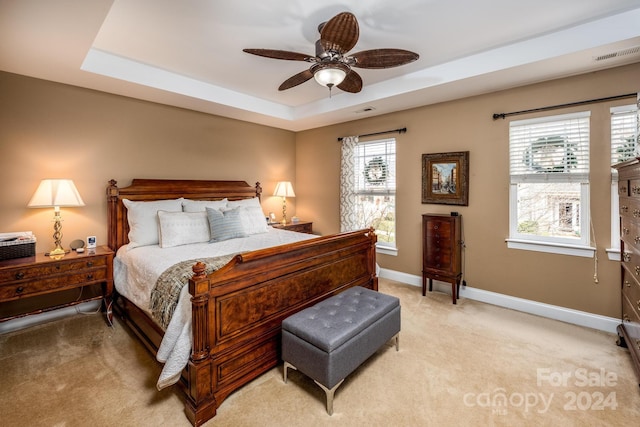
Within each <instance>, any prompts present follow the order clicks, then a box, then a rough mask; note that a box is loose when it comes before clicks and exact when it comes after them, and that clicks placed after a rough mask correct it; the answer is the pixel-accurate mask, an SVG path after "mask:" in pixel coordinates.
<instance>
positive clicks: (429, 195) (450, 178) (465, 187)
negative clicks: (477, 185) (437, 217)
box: [422, 151, 469, 206]
mask: <svg viewBox="0 0 640 427" xmlns="http://www.w3.org/2000/svg"><path fill="white" fill-rule="evenodd" d="M422 203H423V204H427V203H435V204H441V205H460V206H468V205H469V152H468V151H457V152H452V153H436V154H423V155H422Z"/></svg>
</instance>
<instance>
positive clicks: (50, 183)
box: [27, 179, 84, 208]
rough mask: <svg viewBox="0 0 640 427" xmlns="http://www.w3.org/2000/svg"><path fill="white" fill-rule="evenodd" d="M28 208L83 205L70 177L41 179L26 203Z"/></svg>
mask: <svg viewBox="0 0 640 427" xmlns="http://www.w3.org/2000/svg"><path fill="white" fill-rule="evenodd" d="M27 206H29V207H30V208H49V207H52V206H54V207H55V206H58V207H60V206H62V207H65V206H66V207H73V206H84V202H83V201H82V197H80V193H78V190H77V189H76V186H75V185H74V183H73V181H72V180H70V179H43V180H42V181H41V182H40V185H39V186H38V189H37V190H36V192H35V194H34V195H33V197H32V198H31V200H30V201H29V204H28V205H27Z"/></svg>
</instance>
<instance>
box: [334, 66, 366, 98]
mask: <svg viewBox="0 0 640 427" xmlns="http://www.w3.org/2000/svg"><path fill="white" fill-rule="evenodd" d="M338 89H340V90H343V91H345V92H350V93H358V92H360V91H361V90H362V77H360V75H359V74H358V73H356V72H355V71H353V70H351V71H349V72H348V73H347V76H346V77H345V78H344V80H343V81H342V83H340V84H339V85H338Z"/></svg>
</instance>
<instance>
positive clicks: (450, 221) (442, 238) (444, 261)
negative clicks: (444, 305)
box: [422, 214, 462, 304]
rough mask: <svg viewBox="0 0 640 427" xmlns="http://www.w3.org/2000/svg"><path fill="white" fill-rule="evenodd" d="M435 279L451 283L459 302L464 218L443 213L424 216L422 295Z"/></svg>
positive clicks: (453, 297) (454, 297) (454, 301)
mask: <svg viewBox="0 0 640 427" xmlns="http://www.w3.org/2000/svg"><path fill="white" fill-rule="evenodd" d="M427 279H428V280H429V291H431V290H432V287H433V280H439V281H442V282H447V283H451V297H452V299H453V303H454V304H455V303H456V300H457V299H458V294H459V292H460V281H461V280H462V217H461V216H451V215H442V214H425V215H422V295H426V294H427Z"/></svg>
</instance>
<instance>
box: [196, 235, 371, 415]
mask: <svg viewBox="0 0 640 427" xmlns="http://www.w3.org/2000/svg"><path fill="white" fill-rule="evenodd" d="M375 241H376V236H375V234H374V233H373V231H372V230H362V231H359V232H353V233H345V234H340V235H334V236H327V237H320V238H318V239H313V240H310V241H305V242H301V243H296V244H291V245H285V246H279V247H276V248H270V249H266V250H261V251H256V252H251V253H248V254H245V255H238V256H237V257H235V258H234V259H233V260H232V261H231V262H230V263H229V264H228V265H226V266H225V267H223V268H222V269H220V270H218V271H216V272H214V273H213V274H211V275H210V276H208V277H207V276H206V275H203V274H202V271H204V265H196V266H194V272H195V274H194V277H193V279H192V280H191V281H190V283H189V290H190V293H191V294H192V295H193V298H192V302H193V304H192V309H193V336H194V346H193V353H192V356H191V360H190V361H189V365H188V367H187V368H186V377H187V379H188V381H187V382H188V384H187V389H186V392H187V396H188V399H187V402H186V410H187V416H188V417H189V419H190V420H191V422H192V423H193V424H194V425H200V424H202V423H203V422H204V421H206V420H208V419H209V418H211V417H212V416H214V415H215V411H216V408H217V407H218V406H219V405H220V403H221V402H222V400H223V399H225V398H226V397H227V396H228V395H229V394H230V393H231V392H232V391H234V390H236V389H238V388H239V387H240V386H242V385H243V384H245V383H247V382H248V381H250V380H252V379H254V378H255V377H257V376H258V375H260V374H262V373H264V372H266V371H267V370H269V369H271V368H272V367H274V366H276V364H277V363H278V362H279V361H280V336H281V324H282V320H283V319H284V318H285V317H287V316H289V315H291V314H293V313H295V312H297V311H300V310H301V309H303V308H305V307H308V306H310V305H312V304H315V303H316V302H318V301H321V300H323V299H325V298H327V297H329V296H331V295H334V294H336V293H338V292H340V291H342V290H344V289H346V288H349V287H351V286H363V287H367V288H370V289H374V290H377V289H378V282H377V277H376V276H375Z"/></svg>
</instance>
